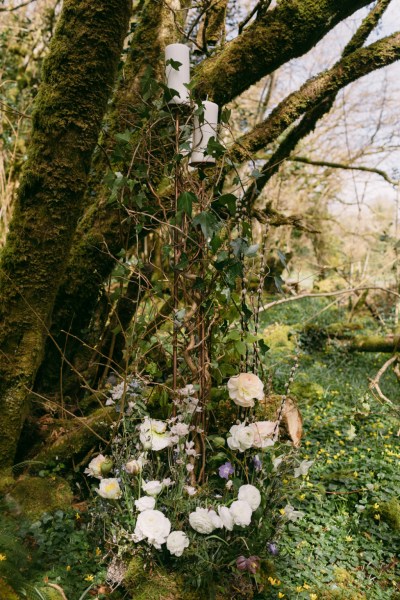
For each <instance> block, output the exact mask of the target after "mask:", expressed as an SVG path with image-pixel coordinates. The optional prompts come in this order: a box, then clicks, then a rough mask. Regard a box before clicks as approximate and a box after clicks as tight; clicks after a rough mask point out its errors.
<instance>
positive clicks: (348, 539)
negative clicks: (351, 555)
mask: <svg viewBox="0 0 400 600" xmlns="http://www.w3.org/2000/svg"><path fill="white" fill-rule="evenodd" d="M344 539H345V540H346V542H352V541H353V538H352V537H351V535H346V537H345V538H344Z"/></svg>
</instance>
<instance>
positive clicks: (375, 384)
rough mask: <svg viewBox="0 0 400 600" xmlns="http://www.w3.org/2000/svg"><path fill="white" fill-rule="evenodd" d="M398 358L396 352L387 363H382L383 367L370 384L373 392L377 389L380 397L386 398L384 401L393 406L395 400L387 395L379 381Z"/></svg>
mask: <svg viewBox="0 0 400 600" xmlns="http://www.w3.org/2000/svg"><path fill="white" fill-rule="evenodd" d="M398 358H399V357H398V355H397V354H395V355H394V356H392V357H391V358H389V360H387V361H386V362H385V364H384V365H382V367H381V368H380V369H379V371H378V372H377V374H376V375H375V377H374V378H373V379H370V384H369V389H370V390H371V392H373V391H374V390H375V391H376V393H377V394H378V396H379V398H381V399H382V400H384V402H387V403H388V404H390V405H391V406H393V402H392V401H391V400H389V398H387V397H386V396H385V394H384V393H383V392H382V390H381V388H380V387H379V381H380V379H381V377H382V375H383V374H384V373H385V372H386V371H387V369H388V368H389V367H390V365H391V364H392V363H394V362H396V361H397V360H398Z"/></svg>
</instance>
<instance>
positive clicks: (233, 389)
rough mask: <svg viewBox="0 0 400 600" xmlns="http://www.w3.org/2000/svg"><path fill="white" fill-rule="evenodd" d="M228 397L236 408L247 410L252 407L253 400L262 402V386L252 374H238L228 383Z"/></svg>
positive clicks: (259, 380)
mask: <svg viewBox="0 0 400 600" xmlns="http://www.w3.org/2000/svg"><path fill="white" fill-rule="evenodd" d="M228 391H229V397H230V398H232V400H233V401H234V403H235V404H237V405H238V406H244V407H245V408H249V407H252V406H254V400H263V398H264V384H263V382H262V381H261V379H260V378H259V377H258V376H257V375H254V373H240V375H235V376H234V377H231V378H230V379H229V381H228Z"/></svg>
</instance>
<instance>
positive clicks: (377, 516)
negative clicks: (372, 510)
mask: <svg viewBox="0 0 400 600" xmlns="http://www.w3.org/2000/svg"><path fill="white" fill-rule="evenodd" d="M374 519H375V520H376V521H380V520H381V515H380V514H378V513H376V515H374Z"/></svg>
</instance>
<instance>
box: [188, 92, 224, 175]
mask: <svg viewBox="0 0 400 600" xmlns="http://www.w3.org/2000/svg"><path fill="white" fill-rule="evenodd" d="M203 106H204V114H203V116H204V121H203V122H202V123H200V121H199V117H197V116H195V117H194V119H193V143H192V148H193V150H192V154H191V157H190V164H191V165H192V166H194V167H195V166H198V165H203V164H214V163H215V158H214V157H213V156H210V155H209V154H205V152H206V150H207V144H208V142H209V141H210V139H211V138H212V137H214V138H215V139H217V127H218V104H215V102H209V101H208V100H206V101H205V102H203Z"/></svg>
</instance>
